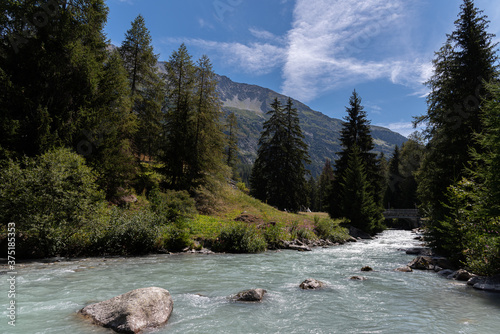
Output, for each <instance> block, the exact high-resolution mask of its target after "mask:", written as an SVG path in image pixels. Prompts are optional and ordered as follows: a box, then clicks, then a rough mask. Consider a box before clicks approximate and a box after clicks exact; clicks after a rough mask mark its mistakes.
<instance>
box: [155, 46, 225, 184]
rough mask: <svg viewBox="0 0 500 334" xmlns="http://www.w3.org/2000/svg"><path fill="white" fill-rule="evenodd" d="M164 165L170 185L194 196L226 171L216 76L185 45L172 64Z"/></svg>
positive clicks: (172, 57)
mask: <svg viewBox="0 0 500 334" xmlns="http://www.w3.org/2000/svg"><path fill="white" fill-rule="evenodd" d="M167 69H168V74H167V83H168V90H167V109H166V114H165V148H164V156H163V161H164V162H165V163H166V175H167V176H168V178H169V186H170V187H172V188H174V189H181V190H190V191H194V190H195V189H196V188H197V187H199V186H205V187H206V186H208V185H209V184H210V183H212V184H213V182H212V181H213V180H214V177H215V178H220V177H221V176H222V174H223V173H221V172H222V171H223V170H224V168H223V165H224V161H223V150H224V146H225V140H224V133H223V132H222V124H221V121H220V119H221V113H222V112H221V103H220V100H219V97H218V95H217V93H216V81H215V74H214V73H213V70H212V65H211V63H210V60H209V59H208V57H207V56H202V57H201V58H200V60H199V61H198V64H197V65H195V64H194V63H193V61H192V59H191V55H190V54H189V53H188V51H187V48H186V46H185V45H184V44H182V45H181V46H180V47H179V49H178V50H177V51H175V52H174V53H173V54H172V56H171V57H170V61H169V62H168V64H167Z"/></svg>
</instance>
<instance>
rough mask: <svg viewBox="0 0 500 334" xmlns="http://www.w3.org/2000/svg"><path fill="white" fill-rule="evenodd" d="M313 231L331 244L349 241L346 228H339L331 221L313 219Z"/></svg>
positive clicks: (336, 223)
mask: <svg viewBox="0 0 500 334" xmlns="http://www.w3.org/2000/svg"><path fill="white" fill-rule="evenodd" d="M314 225H315V228H314V231H315V232H316V234H317V235H318V237H320V238H321V239H325V240H330V241H332V242H344V241H345V240H347V239H349V233H348V231H347V229H346V228H344V227H341V226H340V225H339V224H338V222H335V221H333V220H331V219H319V218H318V217H314Z"/></svg>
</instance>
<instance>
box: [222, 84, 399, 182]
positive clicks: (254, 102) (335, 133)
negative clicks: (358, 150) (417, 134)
mask: <svg viewBox="0 0 500 334" xmlns="http://www.w3.org/2000/svg"><path fill="white" fill-rule="evenodd" d="M217 81H218V86H217V89H218V91H219V94H220V98H221V101H222V103H223V109H224V112H225V113H226V114H227V113H229V112H234V113H235V114H236V116H237V119H238V125H239V128H240V133H239V148H240V156H241V162H242V163H244V164H252V163H253V161H254V160H255V157H256V153H257V147H258V140H259V137H260V132H261V131H262V124H263V123H264V121H265V120H266V119H267V118H268V116H267V115H266V112H267V111H268V110H269V108H270V107H269V105H270V103H271V102H272V101H273V100H274V99H275V98H276V97H277V98H278V99H279V100H280V101H282V102H283V103H285V102H286V100H287V99H288V97H287V96H284V95H282V94H279V93H276V92H274V91H272V90H270V89H267V88H263V87H260V86H256V85H249V84H244V83H236V82H233V81H232V80H231V79H229V78H228V77H226V76H217ZM292 100H293V99H292ZM293 103H294V106H295V107H296V108H297V111H298V114H299V119H300V125H301V127H302V131H303V133H304V135H305V141H306V143H307V144H308V145H309V155H310V156H311V161H312V163H311V166H309V169H310V170H311V172H312V174H313V175H318V174H319V173H320V172H321V169H322V167H323V164H324V162H325V159H331V160H334V159H336V158H337V155H336V153H337V152H339V151H340V150H341V146H340V142H339V134H340V130H341V128H342V121H341V120H340V119H335V118H331V117H328V116H326V115H324V114H322V113H320V112H318V111H314V110H312V109H311V108H309V107H308V106H307V105H305V104H303V103H301V102H299V101H297V100H293ZM346 103H347V102H346ZM371 130H372V137H373V139H374V142H375V149H374V151H375V152H377V153H378V152H384V154H385V155H386V157H390V156H391V154H392V152H393V150H394V146H395V145H398V146H401V144H403V143H404V142H405V141H406V138H405V137H404V136H402V135H400V134H399V133H396V132H393V131H391V130H389V129H386V128H382V127H379V126H372V127H371Z"/></svg>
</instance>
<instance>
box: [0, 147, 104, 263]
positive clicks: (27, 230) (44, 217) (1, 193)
mask: <svg viewBox="0 0 500 334" xmlns="http://www.w3.org/2000/svg"><path fill="white" fill-rule="evenodd" d="M96 180H97V175H96V174H95V173H94V172H93V171H92V169H91V168H89V167H87V166H86V165H85V160H84V159H83V158H82V157H81V156H80V155H78V154H76V153H74V152H72V151H71V150H69V149H64V148H61V149H56V150H53V151H50V152H48V153H45V154H43V155H41V156H40V157H36V158H25V159H24V160H23V161H22V162H20V163H18V162H13V161H8V162H6V164H5V165H4V166H3V168H2V170H1V171H0V224H2V225H7V223H9V222H14V223H16V229H17V231H18V232H19V233H22V234H23V236H24V237H23V239H22V240H21V241H23V242H22V243H21V244H20V245H19V248H20V249H19V254H23V255H25V256H27V257H47V256H53V255H57V254H61V253H64V252H65V249H66V247H67V244H68V241H69V239H70V238H71V236H72V235H73V234H75V233H77V232H78V231H79V230H80V229H81V228H83V227H84V226H86V225H87V224H89V223H90V222H92V220H94V219H95V216H96V212H97V211H98V210H99V207H101V206H102V205H103V200H104V194H103V193H102V192H101V191H100V190H99V189H98V186H97V184H96ZM24 251H26V252H24Z"/></svg>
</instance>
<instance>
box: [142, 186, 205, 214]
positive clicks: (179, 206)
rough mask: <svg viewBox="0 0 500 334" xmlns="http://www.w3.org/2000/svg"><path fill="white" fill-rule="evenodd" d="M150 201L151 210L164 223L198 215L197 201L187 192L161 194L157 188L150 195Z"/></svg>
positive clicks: (173, 191) (168, 191)
mask: <svg viewBox="0 0 500 334" xmlns="http://www.w3.org/2000/svg"><path fill="white" fill-rule="evenodd" d="M149 201H150V203H151V210H152V211H153V212H155V213H156V214H157V215H158V216H159V217H160V218H161V219H162V222H163V223H168V222H174V221H176V220H178V219H181V218H189V217H192V216H194V215H195V214H196V213H197V212H196V205H195V201H194V199H193V198H191V196H189V193H188V192H187V191H175V190H167V191H166V192H165V193H161V192H160V191H159V190H158V188H155V189H153V190H152V191H151V192H150V194H149Z"/></svg>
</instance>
